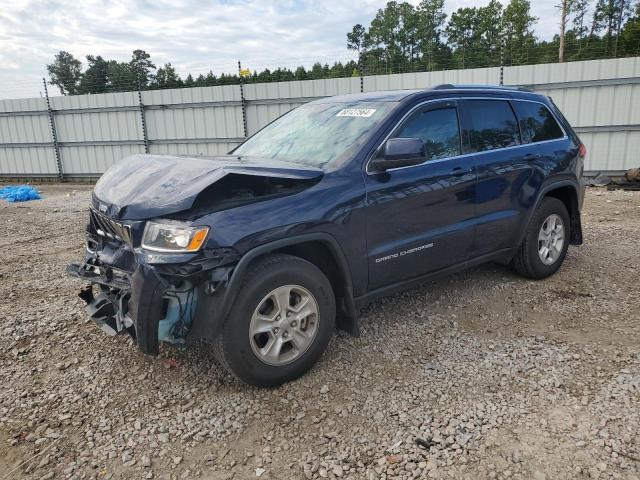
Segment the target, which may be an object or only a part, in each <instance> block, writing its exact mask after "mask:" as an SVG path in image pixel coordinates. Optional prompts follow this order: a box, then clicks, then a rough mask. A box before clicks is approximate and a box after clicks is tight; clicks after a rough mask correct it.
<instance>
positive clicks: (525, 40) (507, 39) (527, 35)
mask: <svg viewBox="0 0 640 480" xmlns="http://www.w3.org/2000/svg"><path fill="white" fill-rule="evenodd" d="M537 20H538V19H537V18H536V17H534V16H533V15H531V4H530V3H529V1H528V0H511V1H510V2H509V4H508V5H507V6H506V7H505V9H504V14H503V15H502V28H503V32H504V33H503V35H504V56H505V64H507V65H523V64H527V63H532V62H533V61H535V56H534V50H533V47H535V44H536V38H535V36H534V34H533V25H534V24H535V23H536V21H537Z"/></svg>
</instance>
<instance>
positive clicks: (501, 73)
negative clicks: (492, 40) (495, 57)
mask: <svg viewBox="0 0 640 480" xmlns="http://www.w3.org/2000/svg"><path fill="white" fill-rule="evenodd" d="M502 85H504V37H502V41H501V42H500V86H502Z"/></svg>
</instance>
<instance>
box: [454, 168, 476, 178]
mask: <svg viewBox="0 0 640 480" xmlns="http://www.w3.org/2000/svg"><path fill="white" fill-rule="evenodd" d="M471 171H472V170H471V169H470V168H462V167H456V168H454V169H453V170H451V175H453V176H454V177H461V176H463V175H466V174H467V173H471Z"/></svg>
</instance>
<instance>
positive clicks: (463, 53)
mask: <svg viewBox="0 0 640 480" xmlns="http://www.w3.org/2000/svg"><path fill="white" fill-rule="evenodd" d="M478 23H479V22H478V9H477V8H475V7H464V8H459V9H458V10H456V11H455V12H453V13H452V14H451V18H450V20H449V23H448V24H447V27H446V30H445V31H446V34H447V38H448V40H449V43H450V44H451V46H452V47H453V48H454V54H453V60H454V62H455V63H454V65H455V66H457V67H459V68H469V67H472V66H474V65H473V64H474V61H475V60H477V57H476V55H475V53H476V52H475V50H476V48H474V46H476V45H478V44H479V43H480V38H479V35H478V30H477V29H476V26H477V25H478Z"/></svg>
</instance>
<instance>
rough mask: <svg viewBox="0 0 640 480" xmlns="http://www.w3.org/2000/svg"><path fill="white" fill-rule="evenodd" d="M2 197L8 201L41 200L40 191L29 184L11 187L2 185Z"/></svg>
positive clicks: (0, 188)
mask: <svg viewBox="0 0 640 480" xmlns="http://www.w3.org/2000/svg"><path fill="white" fill-rule="evenodd" d="M0 198H2V199H4V200H6V201H7V202H28V201H29V200H40V198H41V197H40V194H39V193H38V191H37V190H36V189H35V188H33V187H30V186H29V185H16V186H10V187H0Z"/></svg>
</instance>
